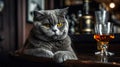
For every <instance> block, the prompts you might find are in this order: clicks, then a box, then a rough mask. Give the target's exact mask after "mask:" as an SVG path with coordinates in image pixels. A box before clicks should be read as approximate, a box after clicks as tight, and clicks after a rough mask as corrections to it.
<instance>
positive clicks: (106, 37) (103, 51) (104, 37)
mask: <svg viewBox="0 0 120 67" xmlns="http://www.w3.org/2000/svg"><path fill="white" fill-rule="evenodd" d="M95 18H96V23H95V27H94V30H95V33H94V39H95V40H96V41H97V49H98V50H100V51H98V52H95V54H96V55H101V56H103V55H104V56H108V55H114V53H111V52H108V47H109V41H110V40H112V39H114V38H115V36H114V33H113V24H112V23H110V22H108V18H109V13H108V12H107V11H105V10H104V11H95Z"/></svg>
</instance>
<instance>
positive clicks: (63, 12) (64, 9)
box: [61, 7, 69, 15]
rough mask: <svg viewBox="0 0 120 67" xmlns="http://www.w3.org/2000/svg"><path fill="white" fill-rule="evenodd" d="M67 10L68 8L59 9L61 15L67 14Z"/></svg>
mask: <svg viewBox="0 0 120 67" xmlns="http://www.w3.org/2000/svg"><path fill="white" fill-rule="evenodd" d="M68 9H69V7H66V8H63V9H61V14H62V15H66V14H67V13H68Z"/></svg>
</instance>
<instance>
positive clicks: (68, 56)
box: [54, 51, 77, 63]
mask: <svg viewBox="0 0 120 67" xmlns="http://www.w3.org/2000/svg"><path fill="white" fill-rule="evenodd" d="M54 60H55V61H56V62H58V63H62V62H64V61H66V60H77V57H76V56H75V55H74V54H73V53H71V52H69V51H58V52H56V53H55V55H54Z"/></svg>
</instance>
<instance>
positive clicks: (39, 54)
mask: <svg viewBox="0 0 120 67" xmlns="http://www.w3.org/2000/svg"><path fill="white" fill-rule="evenodd" d="M24 53H25V54H28V55H33V56H37V57H47V58H53V56H54V54H53V52H51V51H49V50H46V49H41V48H36V49H26V50H25V51H24Z"/></svg>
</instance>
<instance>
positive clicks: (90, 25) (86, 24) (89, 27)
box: [80, 0, 94, 34]
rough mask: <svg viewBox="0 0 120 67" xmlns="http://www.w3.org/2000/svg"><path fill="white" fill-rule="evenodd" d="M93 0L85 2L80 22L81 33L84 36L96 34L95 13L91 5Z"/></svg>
mask: <svg viewBox="0 0 120 67" xmlns="http://www.w3.org/2000/svg"><path fill="white" fill-rule="evenodd" d="M91 2H92V0H83V10H82V21H81V22H80V32H81V33H82V34H92V33H94V22H93V15H92V14H93V13H92V12H93V11H92V10H91V6H90V3H91Z"/></svg>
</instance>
